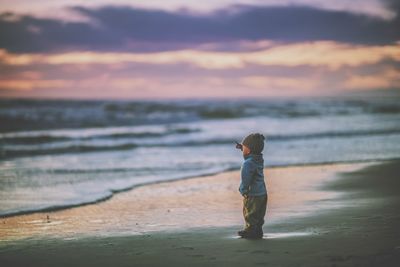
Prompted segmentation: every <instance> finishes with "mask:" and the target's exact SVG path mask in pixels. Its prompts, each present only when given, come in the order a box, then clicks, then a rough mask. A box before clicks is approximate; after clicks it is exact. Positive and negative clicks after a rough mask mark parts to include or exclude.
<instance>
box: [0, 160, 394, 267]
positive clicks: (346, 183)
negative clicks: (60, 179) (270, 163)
mask: <svg viewBox="0 0 400 267" xmlns="http://www.w3.org/2000/svg"><path fill="white" fill-rule="evenodd" d="M399 173H400V161H391V162H380V163H379V162H376V163H372V164H371V163H369V164H367V163H362V164H335V165H319V166H304V167H286V168H271V169H266V175H267V186H268V190H269V203H268V210H267V217H266V224H265V226H264V232H265V236H264V239H262V240H257V241H252V240H244V239H238V238H237V237H236V236H235V233H236V231H237V230H238V229H239V228H240V227H241V226H242V224H243V219H242V217H241V214H240V212H241V198H240V196H239V195H238V192H237V186H238V182H239V173H238V172H237V171H233V172H226V173H222V174H218V175H213V176H208V177H199V178H193V179H188V180H182V181H175V182H169V183H160V184H153V185H149V186H143V187H139V188H136V189H134V190H131V191H129V192H124V193H121V194H118V195H116V196H115V197H113V198H112V199H111V200H109V201H106V202H103V203H99V204H95V205H88V206H84V207H78V208H73V209H69V210H63V211H57V212H52V213H35V214H30V215H23V216H14V217H9V218H3V219H1V220H0V223H1V226H0V239H1V240H2V241H1V242H0V261H1V262H2V263H5V264H6V265H7V266H54V265H57V266H70V265H79V266H109V265H115V266H193V265H195V266H205V265H208V266H263V265H267V266H399V263H400V230H399V225H400V213H399V210H400V192H399V190H400V186H399V185H400V180H399V178H400V177H399ZM47 216H48V217H47Z"/></svg>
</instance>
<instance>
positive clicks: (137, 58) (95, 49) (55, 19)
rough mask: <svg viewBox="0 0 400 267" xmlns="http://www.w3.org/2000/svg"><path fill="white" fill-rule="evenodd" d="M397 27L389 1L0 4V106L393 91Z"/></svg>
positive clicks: (399, 11) (398, 60) (398, 56)
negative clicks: (18, 101)
mask: <svg viewBox="0 0 400 267" xmlns="http://www.w3.org/2000/svg"><path fill="white" fill-rule="evenodd" d="M399 29H400V4H399V2H398V1H396V0H337V1H324V0H298V1H293V0H281V1H277V0H263V1H260V0H247V1H246V0H242V1H239V0H238V1H233V0H219V1H211V0H203V1H192V0H146V1H126V0H115V1H109V0H97V1H90V2H89V1H77V0H69V1H67V0H58V1H54V0H51V1H50V0H36V1H26V0H12V1H11V0H0V68H1V70H0V97H2V98H10V97H23V98H74V99H155V98H157V99H158V98H161V99H163V98H198V97H201V98H204V97H206V98H208V97H213V98H219V97H275V96H278V97H280V96H321V95H337V94H343V93H353V92H355V93H361V94H363V93H366V92H369V91H381V92H384V91H393V90H396V91H398V90H399V88H400V30H399Z"/></svg>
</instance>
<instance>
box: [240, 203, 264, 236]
mask: <svg viewBox="0 0 400 267" xmlns="http://www.w3.org/2000/svg"><path fill="white" fill-rule="evenodd" d="M267 202H268V195H263V196H246V197H244V198H243V216H244V220H245V222H246V227H245V230H252V231H257V230H262V226H263V224H264V216H265V213H266V210H267Z"/></svg>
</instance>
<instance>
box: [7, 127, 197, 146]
mask: <svg viewBox="0 0 400 267" xmlns="http://www.w3.org/2000/svg"><path fill="white" fill-rule="evenodd" d="M83 131H84V130H83ZM199 131H200V129H197V128H196V129H193V128H185V127H177V128H167V129H166V130H163V131H159V132H156V131H154V132H151V131H143V132H134V131H131V132H129V131H127V132H117V133H109V134H93V135H90V136H77V137H72V136H67V135H51V134H47V133H42V134H38V135H35V134H33V133H32V132H31V133H27V134H26V135H24V134H21V133H17V134H15V135H13V134H5V135H0V145H1V144H3V145H35V144H46V143H55V142H63V141H84V140H93V139H119V138H121V139H123V138H151V137H162V136H167V135H172V134H187V133H195V132H199Z"/></svg>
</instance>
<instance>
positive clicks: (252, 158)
mask: <svg viewBox="0 0 400 267" xmlns="http://www.w3.org/2000/svg"><path fill="white" fill-rule="evenodd" d="M240 174H241V182H240V186H239V192H240V194H242V195H248V196H262V195H266V194H267V188H266V186H265V182H264V159H263V155H262V153H261V154H249V155H247V156H245V157H244V162H243V164H242V167H241V169H240Z"/></svg>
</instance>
